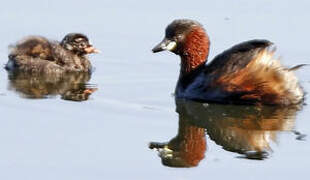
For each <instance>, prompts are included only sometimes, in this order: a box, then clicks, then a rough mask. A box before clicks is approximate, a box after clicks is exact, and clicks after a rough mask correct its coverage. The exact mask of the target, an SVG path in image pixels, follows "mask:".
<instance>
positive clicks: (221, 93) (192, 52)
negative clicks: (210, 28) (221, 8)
mask: <svg viewBox="0 0 310 180" xmlns="http://www.w3.org/2000/svg"><path fill="white" fill-rule="evenodd" d="M209 46H210V42H209V37H208V35H207V34H206V32H205V30H204V29H203V27H202V25H200V24H199V23H198V22H196V21H192V20H175V21H173V22H172V23H171V24H170V25H169V26H168V27H167V29H166V37H165V39H164V40H163V41H162V42H161V43H160V44H159V45H157V46H156V47H155V48H154V49H153V52H159V51H162V50H170V51H172V52H174V53H175V54H177V55H179V56H180V57H181V70H180V75H179V80H178V83H177V86H176V90H175V95H176V98H185V99H191V100H196V101H205V102H217V103H234V104H257V103H259V104H270V105H290V104H298V103H300V102H302V100H303V98H304V92H303V90H302V88H301V87H300V85H299V83H298V80H297V78H296V76H295V75H294V72H293V70H295V69H297V68H291V69H289V68H285V67H283V66H282V65H281V64H280V61H279V60H278V59H276V58H274V56H273V54H274V50H275V48H273V47H272V43H271V42H269V41H267V40H251V41H246V42H243V43H240V44H237V45H235V46H233V47H232V48H230V49H228V50H226V51H224V52H223V53H221V54H219V55H218V56H216V57H215V58H214V59H213V61H212V62H211V63H209V64H206V61H207V57H208V54H209Z"/></svg>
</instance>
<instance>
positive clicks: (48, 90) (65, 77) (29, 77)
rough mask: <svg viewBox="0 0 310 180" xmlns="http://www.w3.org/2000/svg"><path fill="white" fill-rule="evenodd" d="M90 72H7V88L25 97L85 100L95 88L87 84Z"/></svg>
mask: <svg viewBox="0 0 310 180" xmlns="http://www.w3.org/2000/svg"><path fill="white" fill-rule="evenodd" d="M90 78H91V75H90V73H87V72H86V73H81V72H71V73H66V74H62V75H61V76H50V75H48V74H29V73H26V72H22V71H13V72H9V89H12V90H16V91H17V92H18V93H20V94H21V95H22V97H25V98H31V99H40V98H48V97H53V96H56V95H61V98H62V99H64V100H71V101H86V100H88V98H89V96H90V95H91V94H92V93H93V92H94V91H96V90H97V88H96V87H94V85H90V84H87V82H88V81H89V80H90Z"/></svg>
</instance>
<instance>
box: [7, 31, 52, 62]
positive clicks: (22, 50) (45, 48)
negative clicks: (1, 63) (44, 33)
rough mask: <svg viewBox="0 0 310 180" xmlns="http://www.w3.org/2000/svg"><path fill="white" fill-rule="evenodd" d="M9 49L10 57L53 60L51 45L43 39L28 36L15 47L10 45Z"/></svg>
mask: <svg viewBox="0 0 310 180" xmlns="http://www.w3.org/2000/svg"><path fill="white" fill-rule="evenodd" d="M9 48H10V51H11V52H10V55H9V56H10V57H14V56H19V55H22V56H23V55H27V56H30V57H33V58H41V59H46V60H52V59H53V58H52V47H51V43H50V42H49V41H48V40H47V39H46V38H44V37H40V36H29V37H26V38H25V39H23V40H21V41H19V42H17V43H16V44H15V45H10V46H9Z"/></svg>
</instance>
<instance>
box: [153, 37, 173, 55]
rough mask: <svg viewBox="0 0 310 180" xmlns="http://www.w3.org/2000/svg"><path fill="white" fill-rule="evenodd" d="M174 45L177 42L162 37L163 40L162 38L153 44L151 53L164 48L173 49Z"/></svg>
mask: <svg viewBox="0 0 310 180" xmlns="http://www.w3.org/2000/svg"><path fill="white" fill-rule="evenodd" d="M176 47H177V43H176V42H175V41H173V40H169V39H167V38H164V40H162V41H161V42H160V43H159V44H158V45H157V46H155V47H154V48H153V49H152V51H153V53H157V52H160V51H165V50H168V51H174V50H175V48H176Z"/></svg>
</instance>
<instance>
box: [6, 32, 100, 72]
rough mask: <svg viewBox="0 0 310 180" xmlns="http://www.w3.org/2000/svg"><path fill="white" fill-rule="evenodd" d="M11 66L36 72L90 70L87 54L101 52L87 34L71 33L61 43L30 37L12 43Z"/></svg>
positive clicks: (15, 68)
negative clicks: (92, 43) (91, 42)
mask: <svg viewBox="0 0 310 180" xmlns="http://www.w3.org/2000/svg"><path fill="white" fill-rule="evenodd" d="M11 48H12V49H11V52H10V54H9V61H8V63H7V64H6V66H5V68H6V69H7V70H20V71H24V72H33V73H62V72H76V71H81V72H89V71H91V64H90V62H89V60H88V58H87V57H86V55H87V54H90V53H98V52H99V51H98V50H97V49H96V48H94V47H93V46H92V45H91V44H90V43H89V40H88V38H87V37H86V36H85V35H84V34H80V33H70V34H67V35H66V36H65V37H64V38H63V40H62V41H61V42H60V43H59V42H57V41H50V40H48V39H46V38H44V37H41V36H30V37H27V38H25V39H23V40H21V41H19V42H17V43H16V44H15V45H13V46H12V47H11Z"/></svg>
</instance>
